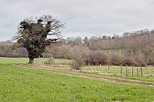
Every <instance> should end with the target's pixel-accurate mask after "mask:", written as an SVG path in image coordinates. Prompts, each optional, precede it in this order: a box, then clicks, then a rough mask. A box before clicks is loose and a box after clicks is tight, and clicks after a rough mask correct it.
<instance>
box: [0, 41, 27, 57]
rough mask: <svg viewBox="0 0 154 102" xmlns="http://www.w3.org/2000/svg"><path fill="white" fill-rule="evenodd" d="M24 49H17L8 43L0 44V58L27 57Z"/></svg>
mask: <svg viewBox="0 0 154 102" xmlns="http://www.w3.org/2000/svg"><path fill="white" fill-rule="evenodd" d="M27 54H28V53H27V50H26V49H25V48H18V44H17V43H15V42H12V41H10V40H8V41H2V42H0V57H27Z"/></svg>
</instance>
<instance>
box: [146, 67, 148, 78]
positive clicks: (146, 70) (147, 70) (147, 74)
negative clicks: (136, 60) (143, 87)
mask: <svg viewBox="0 0 154 102" xmlns="http://www.w3.org/2000/svg"><path fill="white" fill-rule="evenodd" d="M146 72H147V78H148V68H146Z"/></svg>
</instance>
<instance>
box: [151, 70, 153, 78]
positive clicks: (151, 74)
mask: <svg viewBox="0 0 154 102" xmlns="http://www.w3.org/2000/svg"><path fill="white" fill-rule="evenodd" d="M151 75H152V76H153V68H151Z"/></svg>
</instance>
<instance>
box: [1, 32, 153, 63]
mask: <svg viewBox="0 0 154 102" xmlns="http://www.w3.org/2000/svg"><path fill="white" fill-rule="evenodd" d="M27 56H28V55H27V51H26V49H25V48H18V44H17V43H15V42H11V41H3V42H0V57H27ZM43 57H54V58H64V59H74V60H76V61H78V63H79V61H81V62H82V64H87V65H88V64H91V65H99V64H102V65H107V64H110V65H136V66H146V65H154V30H151V31H149V30H148V29H144V30H140V31H134V32H125V33H123V35H122V36H118V35H113V36H112V37H110V36H99V37H98V36H91V37H90V38H88V37H85V38H84V39H82V38H81V37H75V38H74V37H69V38H67V39H60V40H59V43H57V44H54V45H50V46H48V47H47V48H46V51H45V52H44V53H43ZM81 62H80V63H81Z"/></svg>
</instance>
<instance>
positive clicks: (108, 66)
mask: <svg viewBox="0 0 154 102" xmlns="http://www.w3.org/2000/svg"><path fill="white" fill-rule="evenodd" d="M108 72H109V74H110V66H108Z"/></svg>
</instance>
